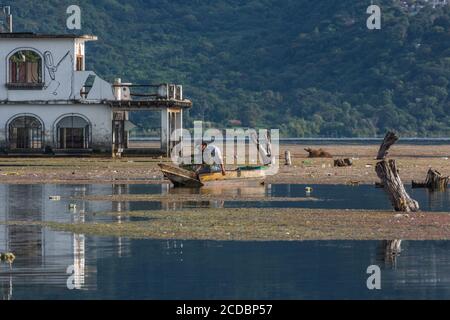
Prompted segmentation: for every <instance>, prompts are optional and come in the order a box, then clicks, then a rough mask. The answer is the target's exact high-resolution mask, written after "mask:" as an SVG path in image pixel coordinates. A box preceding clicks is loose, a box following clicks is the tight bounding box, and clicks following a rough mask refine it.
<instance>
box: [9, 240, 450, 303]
mask: <svg viewBox="0 0 450 320" xmlns="http://www.w3.org/2000/svg"><path fill="white" fill-rule="evenodd" d="M61 236H64V234H59V233H55V236H54V237H53V239H58V238H59V237H61ZM70 237H72V239H73V240H75V241H76V244H75V243H74V247H73V251H70V252H63V251H55V252H47V253H46V255H45V256H44V259H43V261H44V263H43V264H42V265H39V266H38V265H33V266H28V260H27V259H24V258H23V257H18V261H17V264H16V263H15V264H14V265H13V270H12V271H8V270H7V269H6V268H5V266H4V265H2V266H1V272H0V290H1V292H0V293H1V296H0V297H1V298H3V299H32V298H34V299H391V298H405V299H406V298H418V299H426V298H450V289H449V288H450V277H449V274H450V242H448V241H402V242H400V241H399V240H392V241H384V242H382V241H304V242H217V241H182V240H170V241H166V240H164V241H162V240H161V241H160V240H126V239H122V241H125V242H127V244H128V249H127V250H128V253H126V254H124V252H123V251H122V252H121V250H124V243H123V242H122V243H120V242H119V241H118V239H117V238H98V237H82V236H77V237H73V236H70ZM51 241H52V240H49V239H48V238H47V239H46V240H45V241H44V244H43V245H44V247H47V246H48V245H49V244H50V242H51ZM400 245H401V247H402V253H401V255H398V254H396V255H395V267H393V266H392V265H391V262H392V260H391V258H390V255H391V252H392V250H395V251H398V249H399V246H400ZM119 248H121V249H119ZM380 250H381V255H382V256H384V257H386V258H383V257H381V256H380ZM61 261H65V262H64V263H62V262H61ZM67 264H73V272H72V273H70V274H67V273H66V269H65V268H66V267H67ZM373 264H376V265H379V266H380V268H381V277H382V290H368V289H367V287H366V280H367V276H368V275H367V274H366V269H367V267H368V266H369V265H373ZM55 266H60V267H59V268H56V267H55ZM71 275H74V277H73V278H72V279H73V282H70V281H69V282H70V283H72V284H73V287H74V289H73V290H70V289H69V286H67V282H68V280H69V278H70V276H71ZM56 279H57V280H58V281H56ZM72 279H70V280H71V281H72ZM77 289H79V290H77Z"/></svg>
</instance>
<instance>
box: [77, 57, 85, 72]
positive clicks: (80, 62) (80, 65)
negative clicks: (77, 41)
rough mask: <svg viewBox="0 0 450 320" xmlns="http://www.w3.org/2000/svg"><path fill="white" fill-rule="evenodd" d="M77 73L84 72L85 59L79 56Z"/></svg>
mask: <svg viewBox="0 0 450 320" xmlns="http://www.w3.org/2000/svg"><path fill="white" fill-rule="evenodd" d="M76 71H84V57H83V56H80V55H78V56H77V70H76Z"/></svg>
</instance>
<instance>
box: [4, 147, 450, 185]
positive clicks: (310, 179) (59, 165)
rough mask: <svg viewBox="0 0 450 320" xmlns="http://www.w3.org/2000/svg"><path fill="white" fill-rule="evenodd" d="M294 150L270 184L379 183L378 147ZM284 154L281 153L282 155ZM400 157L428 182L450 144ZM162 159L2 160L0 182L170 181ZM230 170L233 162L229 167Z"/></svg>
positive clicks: (444, 164) (447, 169) (402, 150)
mask: <svg viewBox="0 0 450 320" xmlns="http://www.w3.org/2000/svg"><path fill="white" fill-rule="evenodd" d="M305 147H311V148H322V149H324V150H326V151H329V152H330V153H331V154H332V155H333V156H334V159H337V158H352V159H353V166H351V167H333V159H331V158H308V157H307V155H308V154H307V153H306V152H305V151H304V150H303V148H305ZM285 150H289V151H290V152H291V155H292V161H293V163H292V166H289V167H287V166H284V165H283V164H284V160H283V159H282V158H280V159H279V161H280V163H281V164H280V167H279V172H278V174H276V175H274V176H268V177H267V178H266V179H265V181H266V183H269V184H271V183H297V184H299V183H300V184H349V183H356V184H374V183H375V182H378V177H377V176H376V173H375V164H376V162H377V161H376V160H375V156H376V154H377V151H378V146H377V145H302V146H300V145H281V146H280V155H281V156H283V155H284V151H285ZM281 156H280V157H281ZM389 156H390V158H394V159H396V160H397V166H398V168H399V170H400V176H401V178H402V181H403V182H404V183H405V184H409V183H410V182H411V180H423V179H425V177H426V173H427V171H428V169H429V168H430V167H432V168H434V169H436V170H438V171H440V172H441V173H442V174H443V175H450V160H449V157H450V145H396V146H394V147H393V148H392V150H391V151H390V154H389ZM168 161H170V160H169V159H167V158H160V157H130V158H122V159H111V158H23V157H22V158H0V184H168V183H169V182H168V181H167V180H164V178H163V175H162V173H161V171H160V170H159V167H158V165H157V164H158V163H160V162H166V163H167V162H168ZM228 167H229V168H230V169H231V168H232V166H228Z"/></svg>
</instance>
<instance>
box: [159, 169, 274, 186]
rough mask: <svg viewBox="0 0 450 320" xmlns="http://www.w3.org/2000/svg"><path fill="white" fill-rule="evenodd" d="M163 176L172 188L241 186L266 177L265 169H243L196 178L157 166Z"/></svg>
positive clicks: (183, 171) (191, 173)
mask: <svg viewBox="0 0 450 320" xmlns="http://www.w3.org/2000/svg"><path fill="white" fill-rule="evenodd" d="M159 166H160V168H161V171H162V172H163V173H164V176H165V177H166V178H167V179H169V180H170V181H171V182H172V183H173V184H174V186H176V187H179V186H184V187H202V186H205V185H208V186H209V185H211V186H212V185H217V184H221V183H227V184H232V183H236V184H241V183H244V182H252V181H253V182H256V181H260V180H263V179H264V178H265V176H266V170H267V167H255V168H243V169H237V170H229V171H226V174H225V175H223V174H222V173H221V172H212V173H202V174H200V175H199V177H197V175H196V174H195V173H194V172H191V171H188V170H184V169H181V168H179V167H175V166H170V165H166V164H159Z"/></svg>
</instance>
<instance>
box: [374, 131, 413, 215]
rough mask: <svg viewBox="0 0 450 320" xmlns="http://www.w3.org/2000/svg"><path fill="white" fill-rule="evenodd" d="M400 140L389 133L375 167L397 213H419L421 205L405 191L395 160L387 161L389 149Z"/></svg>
mask: <svg viewBox="0 0 450 320" xmlns="http://www.w3.org/2000/svg"><path fill="white" fill-rule="evenodd" d="M397 140H398V137H397V136H396V135H395V133H393V132H388V133H387V134H386V136H385V138H384V140H383V143H382V144H381V146H380V150H379V151H378V156H377V160H381V161H379V162H378V163H377V165H376V166H375V171H376V173H377V176H378V177H379V178H380V180H381V184H382V185H383V188H384V190H385V191H386V192H387V194H388V195H389V199H390V200H391V203H392V206H393V207H394V209H395V211H404V212H415V211H419V203H418V202H417V201H416V200H414V199H412V198H411V197H410V196H409V195H408V193H407V192H406V190H405V187H404V185H403V183H402V180H401V179H400V175H399V172H398V169H397V165H396V163H395V160H389V161H386V155H387V154H388V150H389V148H390V147H391V146H392V145H393V144H394V143H395V142H396V141H397Z"/></svg>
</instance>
